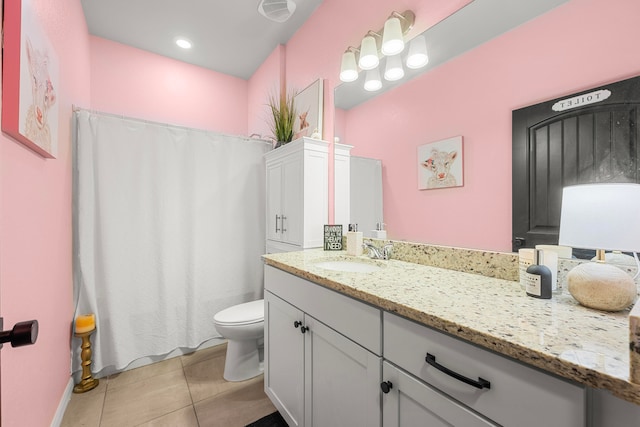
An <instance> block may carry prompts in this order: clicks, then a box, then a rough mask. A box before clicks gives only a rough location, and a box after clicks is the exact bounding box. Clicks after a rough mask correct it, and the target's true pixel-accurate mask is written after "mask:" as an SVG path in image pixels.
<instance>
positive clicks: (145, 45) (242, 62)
mask: <svg viewBox="0 0 640 427" xmlns="http://www.w3.org/2000/svg"><path fill="white" fill-rule="evenodd" d="M294 1H295V2H296V10H295V12H294V14H293V15H292V16H291V17H290V18H289V19H288V20H287V21H286V22H284V23H277V22H273V21H270V20H268V19H267V18H265V17H264V16H262V15H260V14H259V13H258V0H180V1H176V0H81V2H82V8H83V10H84V15H85V17H86V20H87V26H88V27H89V33H90V34H92V35H95V36H98V37H102V38H105V39H109V40H113V41H116V42H118V43H122V44H126V45H129V46H133V47H136V48H138V49H143V50H146V51H149V52H153V53H156V54H159V55H163V56H167V57H169V58H173V59H177V60H179V61H183V62H187V63H190V64H194V65H198V66H201V67H204V68H208V69H210V70H213V71H217V72H220V73H224V74H229V75H232V76H236V77H239V78H242V79H245V80H246V79H249V78H250V77H251V76H252V75H253V73H254V72H255V71H256V70H257V69H258V67H259V66H260V65H261V64H262V63H263V62H264V60H265V59H266V58H267V57H268V56H269V54H270V53H271V52H273V50H274V49H275V48H276V47H277V46H278V44H286V42H287V41H288V40H289V39H290V38H291V36H293V34H294V33H295V32H296V31H297V30H298V28H300V27H301V26H302V24H303V23H304V22H305V21H306V20H307V19H308V18H309V17H310V16H311V14H312V13H313V12H314V11H315V10H316V8H317V7H318V6H319V5H320V3H321V2H322V0H294ZM178 37H184V38H187V39H188V40H190V41H191V42H192V43H193V47H192V48H191V49H188V50H184V49H182V48H179V47H178V46H176V44H175V39H176V38H178Z"/></svg>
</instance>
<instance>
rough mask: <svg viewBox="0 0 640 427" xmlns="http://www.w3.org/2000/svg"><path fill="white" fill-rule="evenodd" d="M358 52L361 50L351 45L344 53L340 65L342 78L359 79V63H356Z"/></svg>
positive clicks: (347, 79)
mask: <svg viewBox="0 0 640 427" xmlns="http://www.w3.org/2000/svg"><path fill="white" fill-rule="evenodd" d="M356 52H360V51H359V50H358V49H356V48H355V47H353V46H349V47H348V48H347V50H345V51H344V53H343V54H342V63H341V65H340V80H342V81H343V82H352V81H354V80H358V65H357V63H356Z"/></svg>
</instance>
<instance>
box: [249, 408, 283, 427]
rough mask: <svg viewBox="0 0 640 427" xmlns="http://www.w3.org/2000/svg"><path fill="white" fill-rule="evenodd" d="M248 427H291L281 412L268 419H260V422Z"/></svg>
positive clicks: (269, 416)
mask: <svg viewBox="0 0 640 427" xmlns="http://www.w3.org/2000/svg"><path fill="white" fill-rule="evenodd" d="M247 427H289V426H288V425H287V423H286V422H285V420H284V418H282V415H280V412H277V411H276V412H274V413H273V414H269V415H267V416H266V417H262V418H260V419H259V420H258V421H255V422H252V423H251V424H248V425H247Z"/></svg>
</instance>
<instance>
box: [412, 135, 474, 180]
mask: <svg viewBox="0 0 640 427" xmlns="http://www.w3.org/2000/svg"><path fill="white" fill-rule="evenodd" d="M462 159H463V152H462V136H454V137H453V138H447V139H443V140H441V141H436V142H431V143H429V144H424V145H421V146H419V147H418V189H420V190H432V189H436V188H449V187H462V186H463V185H464V181H463V179H464V175H463V172H464V167H463V161H462Z"/></svg>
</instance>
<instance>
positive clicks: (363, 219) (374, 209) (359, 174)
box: [349, 156, 384, 237]
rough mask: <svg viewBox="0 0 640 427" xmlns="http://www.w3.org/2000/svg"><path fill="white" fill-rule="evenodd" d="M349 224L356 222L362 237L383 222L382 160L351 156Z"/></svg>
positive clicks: (370, 233) (368, 234)
mask: <svg viewBox="0 0 640 427" xmlns="http://www.w3.org/2000/svg"><path fill="white" fill-rule="evenodd" d="M350 162H351V172H350V185H351V194H350V200H349V202H350V216H349V223H350V224H358V231H362V235H363V236H364V237H375V236H373V233H372V231H373V230H376V229H377V228H376V226H377V224H384V218H383V216H382V161H381V160H377V159H369V158H366V157H358V156H351V158H350Z"/></svg>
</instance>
